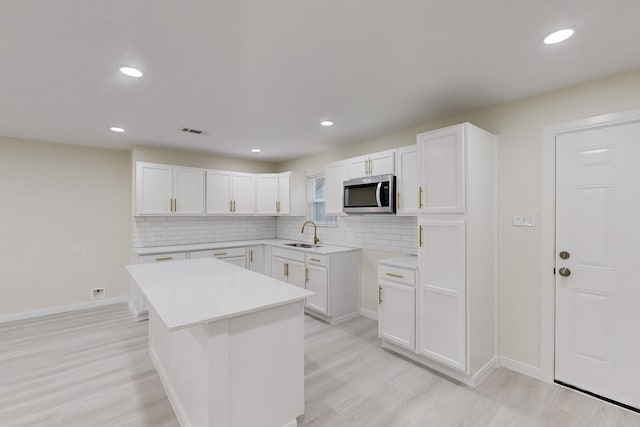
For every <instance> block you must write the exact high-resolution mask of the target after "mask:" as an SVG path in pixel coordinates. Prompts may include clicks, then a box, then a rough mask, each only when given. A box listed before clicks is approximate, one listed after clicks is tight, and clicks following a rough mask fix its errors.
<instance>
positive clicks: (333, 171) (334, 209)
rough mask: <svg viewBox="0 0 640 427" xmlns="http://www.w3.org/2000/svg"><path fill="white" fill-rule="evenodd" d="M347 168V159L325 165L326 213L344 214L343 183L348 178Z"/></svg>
mask: <svg viewBox="0 0 640 427" xmlns="http://www.w3.org/2000/svg"><path fill="white" fill-rule="evenodd" d="M346 170H347V162H346V160H340V161H339V162H333V163H328V164H327V165H326V167H325V173H324V188H325V190H324V191H325V193H324V211H325V214H326V215H336V216H337V215H344V211H343V209H344V205H343V203H342V199H343V197H344V192H343V188H344V186H343V184H344V181H345V180H346V179H347V175H346Z"/></svg>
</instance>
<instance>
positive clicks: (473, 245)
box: [416, 123, 497, 385]
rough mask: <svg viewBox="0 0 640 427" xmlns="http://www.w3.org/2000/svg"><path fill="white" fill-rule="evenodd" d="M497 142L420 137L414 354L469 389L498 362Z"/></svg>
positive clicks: (474, 135)
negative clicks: (496, 359)
mask: <svg viewBox="0 0 640 427" xmlns="http://www.w3.org/2000/svg"><path fill="white" fill-rule="evenodd" d="M496 142H497V141H496V136H495V135H492V134H490V133H489V132H486V131H484V130H482V129H480V128H478V127H476V126H474V125H472V124H470V123H463V124H459V125H456V126H451V127H447V128H444V129H439V130H436V131H431V132H426V133H422V134H419V135H417V146H418V162H419V163H418V165H419V167H418V170H419V174H420V177H419V188H418V271H419V274H418V286H417V295H416V296H417V307H416V308H417V310H416V326H417V331H416V338H417V346H416V353H417V354H418V355H419V356H420V357H421V358H424V359H425V360H427V361H429V362H431V361H433V362H436V363H435V365H436V366H434V367H436V368H441V369H440V370H441V371H443V372H444V373H446V374H449V375H450V376H453V377H455V378H457V379H459V380H461V381H463V382H465V383H467V384H471V385H475V384H477V383H478V382H479V381H481V380H482V379H483V378H484V376H486V375H488V373H489V372H491V370H492V369H493V368H494V366H495V357H496V223H497V195H496V193H497V191H496V185H497V181H496ZM427 364H428V363H427Z"/></svg>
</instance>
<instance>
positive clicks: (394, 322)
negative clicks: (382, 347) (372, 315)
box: [378, 281, 416, 350]
mask: <svg viewBox="0 0 640 427" xmlns="http://www.w3.org/2000/svg"><path fill="white" fill-rule="evenodd" d="M378 291H379V299H378V302H379V305H378V334H379V336H380V338H383V339H385V340H388V341H390V342H392V343H394V344H397V345H399V346H402V347H405V348H408V349H410V350H415V349H416V341H415V340H416V329H415V327H416V325H415V321H416V317H415V289H414V288H413V286H407V285H400V284H397V283H391V282H388V281H381V282H380V283H379V289H378Z"/></svg>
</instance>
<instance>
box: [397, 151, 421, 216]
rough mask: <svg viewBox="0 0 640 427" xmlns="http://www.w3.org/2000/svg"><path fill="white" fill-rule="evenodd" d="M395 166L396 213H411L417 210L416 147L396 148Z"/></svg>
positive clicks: (413, 213) (415, 212) (414, 213)
mask: <svg viewBox="0 0 640 427" xmlns="http://www.w3.org/2000/svg"><path fill="white" fill-rule="evenodd" d="M397 164H398V166H397V168H396V173H397V176H396V186H397V190H396V211H397V212H396V213H397V214H398V215H413V216H415V215H416V214H417V212H418V185H419V184H418V147H417V146H415V145H412V146H409V147H402V148H398V157H397Z"/></svg>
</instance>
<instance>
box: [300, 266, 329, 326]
mask: <svg viewBox="0 0 640 427" xmlns="http://www.w3.org/2000/svg"><path fill="white" fill-rule="evenodd" d="M307 270H308V271H307V277H308V279H309V280H307V286H306V288H307V290H309V291H311V292H315V295H313V296H310V297H308V298H307V302H306V306H307V307H308V308H311V309H313V310H315V311H318V312H320V313H322V314H329V311H328V308H329V292H328V287H329V276H328V269H327V267H323V266H319V265H314V264H309V265H307Z"/></svg>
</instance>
